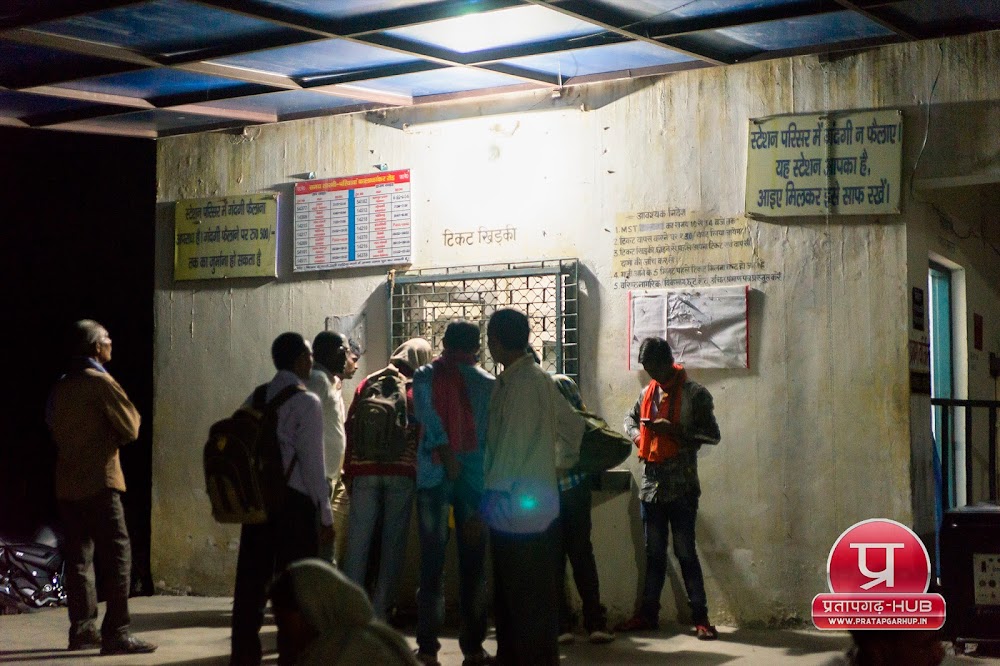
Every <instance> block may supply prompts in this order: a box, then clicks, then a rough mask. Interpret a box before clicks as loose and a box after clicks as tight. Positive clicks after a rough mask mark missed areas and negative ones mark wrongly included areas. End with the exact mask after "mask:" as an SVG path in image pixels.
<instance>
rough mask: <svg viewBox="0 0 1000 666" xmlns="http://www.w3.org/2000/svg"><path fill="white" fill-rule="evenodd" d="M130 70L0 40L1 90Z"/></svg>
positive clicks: (113, 63) (111, 62)
mask: <svg viewBox="0 0 1000 666" xmlns="http://www.w3.org/2000/svg"><path fill="white" fill-rule="evenodd" d="M132 67H133V66H132V65H129V64H127V63H121V62H116V61H114V60H106V59H104V58H96V57H93V56H84V55H75V54H73V53H68V52H66V51H59V50H57V49H49V48H45V47H42V46H35V45H33V44H19V43H17V42H11V41H4V40H0V86H5V87H7V88H26V87H29V86H37V85H44V84H46V83H52V82H54V81H65V80H66V78H67V77H70V78H77V77H86V76H98V75H101V74H110V73H115V72H122V71H125V70H128V69H131V68H132Z"/></svg>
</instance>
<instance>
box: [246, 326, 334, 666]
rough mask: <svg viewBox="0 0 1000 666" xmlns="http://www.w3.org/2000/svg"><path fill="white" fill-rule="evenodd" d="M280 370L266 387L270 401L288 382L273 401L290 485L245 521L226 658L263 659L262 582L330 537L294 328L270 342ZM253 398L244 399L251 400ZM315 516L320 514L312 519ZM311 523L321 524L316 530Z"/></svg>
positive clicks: (319, 431) (314, 413)
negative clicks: (263, 516)
mask: <svg viewBox="0 0 1000 666" xmlns="http://www.w3.org/2000/svg"><path fill="white" fill-rule="evenodd" d="M271 358H272V360H273V361H274V367H275V368H277V370H278V372H277V373H276V374H275V375H274V378H273V379H271V381H270V382H269V383H268V384H267V385H266V386H267V388H266V391H265V394H266V395H265V400H266V401H267V402H268V403H270V402H271V401H272V400H274V399H275V398H276V397H278V396H279V394H284V392H285V390H286V389H288V388H289V387H295V388H297V389H298V390H292V391H290V392H289V393H290V394H291V397H287V399H285V400H284V402H282V403H281V405H280V406H279V407H278V410H277V414H278V423H277V435H278V443H279V445H280V447H281V460H282V464H283V465H284V469H285V473H286V475H287V478H288V484H287V486H286V488H285V498H284V502H283V504H282V507H281V509H280V510H279V511H278V512H277V514H276V515H274V516H271V517H269V518H268V521H267V522H266V523H263V524H260V525H243V528H242V531H241V532H240V552H239V558H238V560H237V563H236V591H235V594H234V599H233V634H232V655H231V657H230V663H231V664H234V665H239V666H243V665H244V664H250V665H256V664H259V663H260V662H261V646H260V627H261V624H262V623H263V621H264V606H265V604H266V602H267V585H268V583H270V581H271V579H272V578H273V577H274V575H275V574H276V573H278V572H279V571H281V570H283V569H284V568H285V567H286V566H287V565H288V564H290V563H292V562H294V561H295V560H299V559H302V558H304V557H316V556H317V555H318V554H319V550H320V545H321V544H324V545H326V546H327V547H328V545H329V543H330V542H332V540H333V511H332V509H331V507H330V493H329V489H328V486H327V482H326V466H325V464H324V460H323V410H322V407H321V406H320V401H319V398H318V397H316V396H315V395H314V394H312V393H310V392H308V391H307V390H306V388H305V385H304V384H303V382H304V381H305V380H307V379H309V374H310V372H311V371H312V367H313V355H312V349H311V348H310V347H309V343H308V342H307V341H306V340H305V339H304V338H303V337H302V336H301V335H299V334H298V333H282V334H281V335H279V336H278V337H277V338H276V339H275V340H274V343H273V344H272V345H271ZM252 400H253V396H251V397H250V398H248V399H247V403H248V404H249V403H250V402H251V401H252ZM317 517H318V520H317ZM317 523H318V524H319V525H320V528H319V529H318V530H317V528H316V525H317Z"/></svg>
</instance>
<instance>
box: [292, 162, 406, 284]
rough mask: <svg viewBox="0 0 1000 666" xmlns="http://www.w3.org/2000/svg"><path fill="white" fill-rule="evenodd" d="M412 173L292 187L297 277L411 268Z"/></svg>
mask: <svg viewBox="0 0 1000 666" xmlns="http://www.w3.org/2000/svg"><path fill="white" fill-rule="evenodd" d="M410 210H411V209H410V170H409V169H404V170H401V171H381V172H379V173H371V174H365V175H360V176H348V177H345V178H328V179H325V180H310V181H306V182H303V183H297V184H296V185H295V263H294V270H295V272H303V271H321V270H327V269H332V268H351V267H354V266H398V265H402V264H409V263H410V259H411V258H410V252H411V247H412V244H411V242H410V240H411V239H410V233H411V220H410Z"/></svg>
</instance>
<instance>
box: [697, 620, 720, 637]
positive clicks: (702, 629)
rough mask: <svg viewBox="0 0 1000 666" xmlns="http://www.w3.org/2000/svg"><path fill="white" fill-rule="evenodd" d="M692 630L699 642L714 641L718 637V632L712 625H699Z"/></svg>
mask: <svg viewBox="0 0 1000 666" xmlns="http://www.w3.org/2000/svg"><path fill="white" fill-rule="evenodd" d="M694 630H695V633H696V634H697V635H698V640H699V641H714V640H715V639H717V638H718V637H719V630H718V629H716V628H715V625H714V624H699V625H696V626H695V628H694Z"/></svg>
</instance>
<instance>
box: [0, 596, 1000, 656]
mask: <svg viewBox="0 0 1000 666" xmlns="http://www.w3.org/2000/svg"><path fill="white" fill-rule="evenodd" d="M102 606H103V604H102ZM231 609H232V599H231V598H227V597H169V596H156V597H137V598H134V599H132V600H131V601H130V610H131V613H132V630H133V632H134V633H136V634H138V635H139V636H140V637H142V638H144V639H146V640H150V641H153V642H154V643H158V644H159V646H160V648H159V650H157V651H156V652H154V653H153V654H149V655H136V656H122V657H100V656H99V655H98V651H97V650H90V651H85V652H67V651H66V650H65V647H66V634H67V631H68V629H69V620H68V619H67V617H66V610H65V609H64V608H57V609H47V610H43V611H39V612H37V613H30V614H25V615H8V616H0V662H2V663H5V664H48V663H53V664H89V663H99V664H104V665H106V666H112V665H113V664H129V665H133V664H134V665H136V666H140V665H142V664H199V665H200V664H204V665H209V664H226V663H228V657H227V656H228V653H229V616H230V610H231ZM719 629H720V632H721V637H720V639H719V640H718V641H715V642H705V641H699V640H697V639H695V638H694V637H693V636H692V635H689V634H687V633H686V632H684V631H682V628H681V627H679V626H677V625H667V626H666V627H664V628H663V629H661V630H660V631H657V632H647V633H640V634H629V635H627V636H624V635H623V636H619V638H618V640H616V641H615V642H614V643H611V644H609V645H590V644H589V643H587V642H585V641H584V640H583V636H582V635H581V636H580V637H579V640H578V641H577V642H576V643H574V644H571V645H567V646H563V648H562V660H563V661H564V662H566V663H575V664H660V663H666V662H669V663H671V664H698V665H701V666H712V665H714V664H724V663H739V664H762V665H764V664H803V665H807V664H816V665H818V664H823V663H824V662H825V661H826V660H828V659H829V658H830V657H831V656H833V655H835V654H836V653H838V652H842V651H843V650H844V649H846V647H847V645H848V644H849V638H848V637H847V635H846V634H842V633H828V632H819V631H812V630H780V631H779V630H747V629H734V628H730V627H720V628H719ZM404 633H406V637H407V641H408V642H409V643H410V645H411V646H413V647H416V642H415V641H414V639H413V632H412V630H409V631H407V632H404ZM275 636H276V633H275V628H274V626H273V624H270V623H269V622H268V624H266V625H265V627H264V629H263V630H262V638H263V643H264V647H265V651H266V652H268V653H269V656H268V657H267V658H266V659H265V663H276V660H277V658H276V654H275V652H274V646H275ZM442 643H443V645H444V647H443V648H442V650H441V653H440V654H439V655H438V658H439V659H440V660H441V663H442V664H444V665H445V666H458V665H459V664H461V663H462V654H461V651H460V650H459V648H458V641H457V640H456V638H455V634H454V632H452V633H451V634H450V636H449V637H446V638H444V639H443V640H442ZM486 649H487V651H489V652H490V653H493V652H495V650H496V643H495V642H494V641H493V640H492V638H490V639H489V640H487V644H486ZM965 662H968V663H970V664H1000V660H997V659H991V660H987V659H971V658H962V659H960V660H959V663H965ZM369 666H371V665H369Z"/></svg>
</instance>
